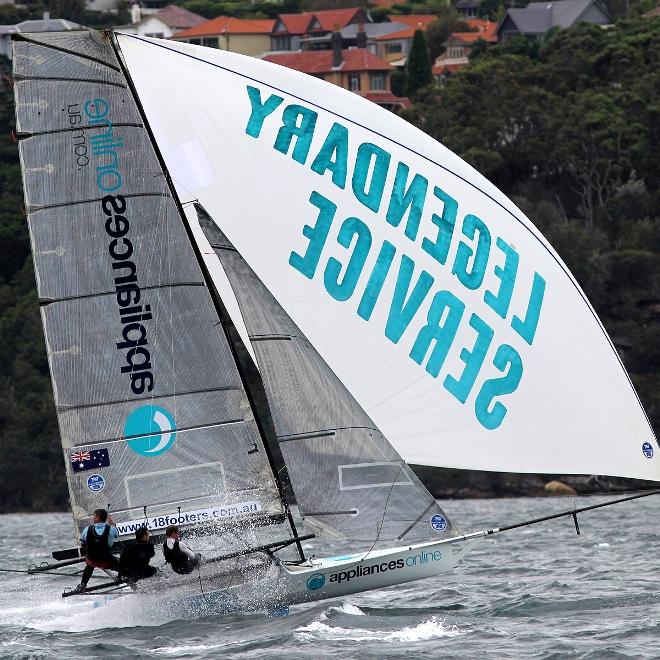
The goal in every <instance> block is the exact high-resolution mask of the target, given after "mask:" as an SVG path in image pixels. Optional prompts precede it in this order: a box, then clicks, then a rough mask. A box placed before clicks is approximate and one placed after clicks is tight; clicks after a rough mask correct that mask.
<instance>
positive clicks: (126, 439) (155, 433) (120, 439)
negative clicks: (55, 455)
mask: <svg viewBox="0 0 660 660" xmlns="http://www.w3.org/2000/svg"><path fill="white" fill-rule="evenodd" d="M244 421H245V418H244V417H241V418H237V419H229V420H227V421H225V422H209V423H208V424H199V425H197V426H181V427H177V428H173V429H170V430H169V431H168V433H185V432H187V431H198V430H199V429H209V428H214V427H216V426H228V425H230V424H240V423H241V422H244ZM158 435H163V431H161V430H159V431H153V432H152V433H137V434H135V435H122V436H120V437H118V438H108V439H106V440H96V441H94V442H88V443H86V444H82V445H74V447H71V448H67V450H66V451H70V450H71V449H73V448H79V447H95V446H96V445H100V444H102V445H111V444H116V443H118V442H130V441H131V440H135V439H137V438H153V437H155V436H158Z"/></svg>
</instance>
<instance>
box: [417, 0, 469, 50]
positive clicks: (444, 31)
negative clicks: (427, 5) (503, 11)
mask: <svg viewBox="0 0 660 660" xmlns="http://www.w3.org/2000/svg"><path fill="white" fill-rule="evenodd" d="M471 31H472V28H471V27H470V26H469V24H468V23H466V22H465V20H464V19H463V17H462V16H461V15H460V14H459V13H458V12H457V11H456V10H455V9H454V8H453V7H451V6H447V7H443V8H442V9H441V10H440V11H438V13H437V19H436V20H435V21H433V22H432V23H429V25H428V27H427V28H426V33H425V35H424V36H425V38H426V44H427V46H428V49H429V55H430V57H431V62H433V61H435V58H436V57H438V55H441V54H442V53H443V51H444V49H445V47H444V46H443V44H444V42H445V41H447V38H448V37H449V35H450V34H451V33H452V32H471Z"/></svg>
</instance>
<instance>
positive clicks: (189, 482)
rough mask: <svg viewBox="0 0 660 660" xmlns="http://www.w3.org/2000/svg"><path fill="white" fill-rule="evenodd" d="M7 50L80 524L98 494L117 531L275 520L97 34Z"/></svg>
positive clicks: (188, 264)
mask: <svg viewBox="0 0 660 660" xmlns="http://www.w3.org/2000/svg"><path fill="white" fill-rule="evenodd" d="M13 61H14V77H15V99H16V113H17V133H18V137H19V150H20V157H21V164H22V170H23V184H24V191H25V206H26V210H27V214H28V224H29V229H30V237H31V242H32V253H33V259H34V268H35V273H36V279H37V287H38V293H39V300H40V304H41V315H42V322H43V326H44V333H45V337H46V345H47V351H48V359H49V364H50V370H51V376H52V382H53V390H54V397H55V405H56V410H57V416H58V422H59V426H60V432H61V439H62V447H63V451H64V458H65V462H66V466H67V467H66V470H67V480H68V484H69V490H70V496H71V504H72V509H73V514H74V519H75V522H76V525H77V528H78V529H82V528H83V527H84V526H86V525H88V524H89V522H90V520H91V514H92V512H93V511H94V509H96V508H108V509H110V511H111V512H112V514H113V517H114V519H115V522H116V523H117V526H118V528H119V531H120V534H121V535H128V534H130V533H131V532H132V531H133V530H134V529H135V528H136V526H137V525H138V524H141V523H142V522H148V524H149V526H150V527H151V528H152V529H162V528H163V527H165V526H166V525H167V524H170V523H173V522H179V523H180V524H184V525H187V524H191V525H197V524H200V523H204V524H209V523H211V524H223V525H224V524H230V523H233V522H236V521H246V520H247V521H254V522H255V523H258V524H264V523H267V522H273V523H281V522H283V521H284V520H285V515H286V508H285V507H286V505H285V503H283V501H282V497H281V493H280V491H279V487H278V483H277V479H276V478H275V476H274V474H273V470H272V467H271V464H270V461H269V459H268V456H267V448H266V447H265V445H264V442H263V440H262V437H261V434H260V431H259V428H258V424H257V423H256V421H255V419H254V415H253V411H252V408H251V405H250V403H249V400H248V397H247V396H246V392H245V389H244V387H243V384H242V381H241V377H240V374H239V372H238V369H237V366H236V362H235V360H234V356H233V354H232V350H231V347H230V345H229V344H228V341H227V338H226V335H225V331H224V329H223V326H222V325H221V323H220V321H221V319H220V317H219V312H218V309H217V306H216V305H214V301H213V298H212V292H211V291H210V290H209V287H208V285H207V280H206V279H205V277H204V274H203V272H202V269H201V267H200V264H199V262H198V258H197V256H196V254H195V252H194V249H193V246H192V244H191V241H190V239H189V236H188V233H187V231H186V227H185V226H184V224H183V222H184V221H183V219H182V217H181V214H180V211H179V207H178V205H177V202H176V199H175V198H174V197H173V195H172V192H171V189H170V187H169V185H168V179H167V176H166V172H164V171H163V169H162V168H161V166H160V163H159V159H158V156H157V153H156V152H155V150H154V147H153V145H152V143H151V141H150V137H149V134H148V132H147V130H146V128H145V127H144V126H143V124H142V119H141V115H140V112H139V108H138V107H137V105H136V102H135V100H134V98H133V96H132V94H131V91H130V89H129V85H128V84H127V80H126V79H125V77H124V75H123V73H122V70H121V66H120V64H119V62H118V60H117V58H116V56H115V53H114V51H113V48H112V46H111V44H110V42H109V41H105V40H104V39H102V38H101V37H100V36H99V35H93V34H92V33H89V32H78V33H66V34H38V35H23V36H21V38H20V40H15V41H14V44H13ZM281 533H282V532H281V531H280V536H281ZM287 533H288V534H293V533H294V530H293V529H292V527H291V526H288V527H287Z"/></svg>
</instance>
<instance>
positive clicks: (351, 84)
mask: <svg viewBox="0 0 660 660" xmlns="http://www.w3.org/2000/svg"><path fill="white" fill-rule="evenodd" d="M348 89H350V90H351V92H359V91H360V74H359V73H349V74H348Z"/></svg>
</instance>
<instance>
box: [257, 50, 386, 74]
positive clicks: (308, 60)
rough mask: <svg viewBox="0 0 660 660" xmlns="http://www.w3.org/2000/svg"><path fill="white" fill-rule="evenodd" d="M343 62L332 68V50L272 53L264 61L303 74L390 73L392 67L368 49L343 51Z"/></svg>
mask: <svg viewBox="0 0 660 660" xmlns="http://www.w3.org/2000/svg"><path fill="white" fill-rule="evenodd" d="M341 54H342V58H343V62H342V64H341V66H340V67H338V68H337V69H334V68H333V66H332V51H331V50H310V51H297V52H295V53H272V54H270V55H266V56H265V57H264V58H263V59H264V60H266V61H268V62H274V63H275V64H281V65H282V66H286V67H289V69H295V70H296V71H302V72H303V73H312V74H314V73H330V72H332V71H389V70H390V69H392V66H391V65H390V64H388V63H387V62H385V61H384V60H381V59H380V57H376V55H374V54H373V53H370V52H369V51H368V50H367V49H366V48H350V49H345V50H342V51H341Z"/></svg>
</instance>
